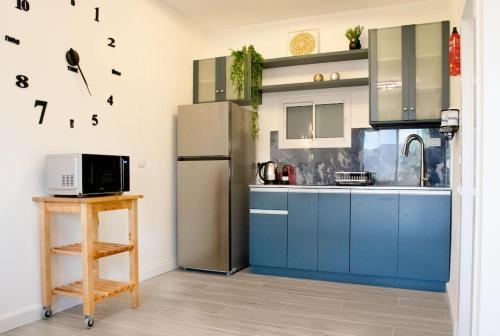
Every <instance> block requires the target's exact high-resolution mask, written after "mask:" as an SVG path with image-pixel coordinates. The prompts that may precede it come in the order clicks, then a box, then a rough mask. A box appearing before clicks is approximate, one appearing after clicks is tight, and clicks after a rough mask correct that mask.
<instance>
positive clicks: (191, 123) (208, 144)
mask: <svg viewBox="0 0 500 336" xmlns="http://www.w3.org/2000/svg"><path fill="white" fill-rule="evenodd" d="M229 110H230V104H229V103H227V102H224V103H210V104H196V105H184V106H180V107H179V116H178V126H177V155H178V156H179V157H196V156H228V155H230V153H229V151H230V141H229Z"/></svg>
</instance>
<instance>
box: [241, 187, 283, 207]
mask: <svg viewBox="0 0 500 336" xmlns="http://www.w3.org/2000/svg"><path fill="white" fill-rule="evenodd" d="M250 209H261V210H287V209H288V189H285V188H272V187H266V188H252V189H250Z"/></svg>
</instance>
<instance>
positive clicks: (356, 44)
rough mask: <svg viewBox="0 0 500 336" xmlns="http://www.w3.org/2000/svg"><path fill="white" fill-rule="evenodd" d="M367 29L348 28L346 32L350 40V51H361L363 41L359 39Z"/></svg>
mask: <svg viewBox="0 0 500 336" xmlns="http://www.w3.org/2000/svg"><path fill="white" fill-rule="evenodd" d="M364 29H365V27H362V26H360V25H357V26H356V27H354V28H347V30H346V31H345V37H347V39H348V40H349V42H350V43H349V50H354V49H361V41H360V40H359V37H360V36H361V34H362V33H363V30H364Z"/></svg>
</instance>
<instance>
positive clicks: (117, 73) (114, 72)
mask: <svg viewBox="0 0 500 336" xmlns="http://www.w3.org/2000/svg"><path fill="white" fill-rule="evenodd" d="M111 73H112V74H113V75H116V76H121V75H122V73H121V72H120V71H118V70H115V69H112V70H111Z"/></svg>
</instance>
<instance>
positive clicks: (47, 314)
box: [42, 306, 52, 320]
mask: <svg viewBox="0 0 500 336" xmlns="http://www.w3.org/2000/svg"><path fill="white" fill-rule="evenodd" d="M42 317H43V319H44V320H48V319H49V318H51V317H52V308H51V307H50V306H44V307H43V308H42Z"/></svg>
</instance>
